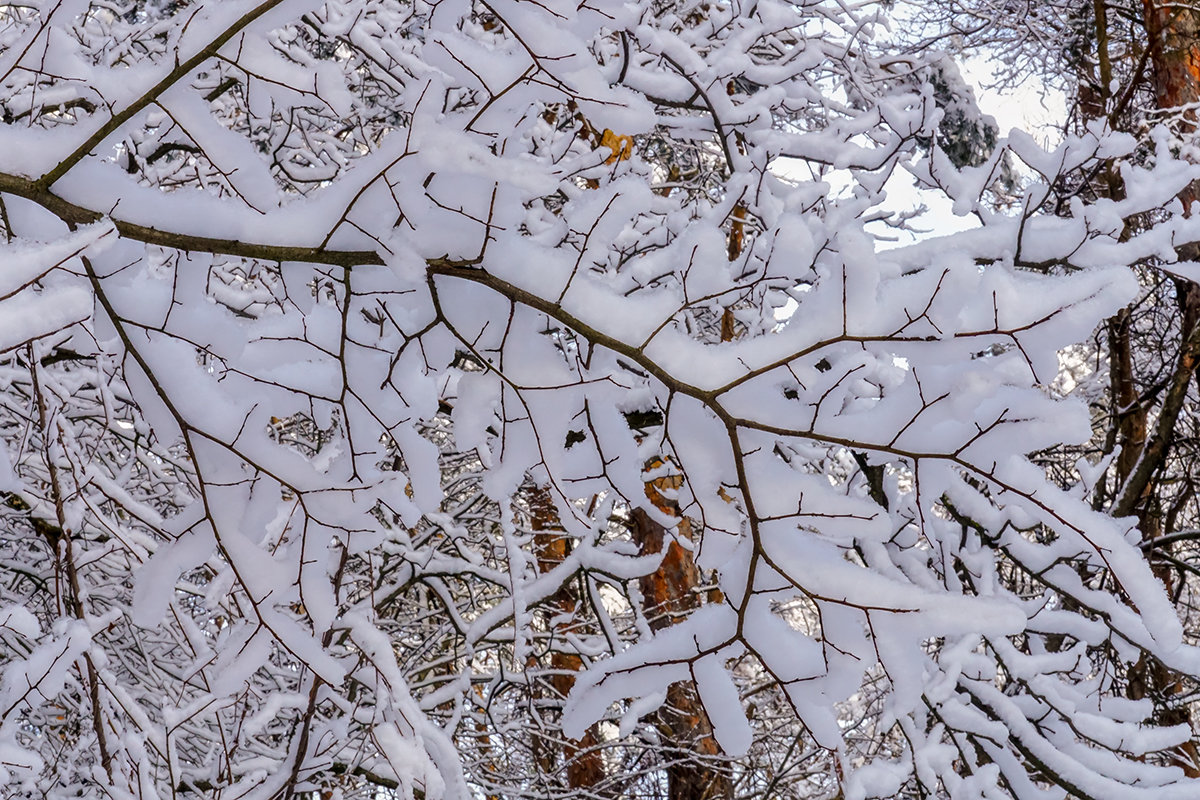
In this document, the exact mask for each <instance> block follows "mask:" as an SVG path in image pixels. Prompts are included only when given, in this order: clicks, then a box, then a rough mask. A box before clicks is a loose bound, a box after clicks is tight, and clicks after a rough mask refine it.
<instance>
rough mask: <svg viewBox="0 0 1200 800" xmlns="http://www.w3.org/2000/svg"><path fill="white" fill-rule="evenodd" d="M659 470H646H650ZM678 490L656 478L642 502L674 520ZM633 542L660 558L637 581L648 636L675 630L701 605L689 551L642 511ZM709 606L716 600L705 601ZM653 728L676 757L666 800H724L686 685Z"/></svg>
mask: <svg viewBox="0 0 1200 800" xmlns="http://www.w3.org/2000/svg"><path fill="white" fill-rule="evenodd" d="M654 466H658V465H656V464H651V467H654ZM680 485H681V480H680V479H679V478H677V477H676V478H659V479H657V480H654V481H651V482H649V483H647V484H646V497H648V498H649V499H650V501H651V502H652V503H654V505H655V506H656V507H657V508H658V509H659V510H660V511H662V512H663V513H665V514H670V515H672V516H675V517H678V516H679V507H678V504H676V503H675V501H673V500H669V499H668V498H667V497H665V496H664V495H663V493H664V492H667V491H669V490H676V489H678V488H679V486H680ZM632 534H633V540H634V542H636V543H637V544H638V546H639V548H640V550H641V552H642V554H643V555H650V554H653V553H662V552H663V550H664V548H665V550H666V552H665V553H664V555H663V560H662V563H661V564H659V566H658V569H656V570H655V571H654V572H653V573H652V574H650V575H646V576H645V577H643V578H641V579H640V580H639V582H638V583H639V588H640V589H641V592H642V598H643V600H642V602H643V607H644V609H645V612H646V617H647V618H648V620H649V622H650V628H651V630H655V631H660V630H662V629H663V628H666V627H669V626H671V625H674V624H675V622H676V621H677V620H680V619H683V618H684V617H686V616H687V615H688V614H690V613H691V612H692V611H695V610H696V609H697V608H699V607H700V605H701V594H700V593H701V590H702V589H701V587H702V581H701V576H700V570H699V568H698V567H697V566H696V562H695V559H693V558H692V553H691V551H690V550H687V549H685V548H684V547H682V546H681V545H680V544H679V543H678V542H677V541H674V540H673V539H671V537H669V536H668V534H667V529H666V528H665V527H663V526H662V525H660V524H659V523H658V522H656V521H655V520H653V519H651V517H650V515H649V514H647V513H646V512H645V511H643V510H641V509H635V510H634V512H633V525H632ZM679 536H681V537H683V538H685V539H688V540H691V538H692V529H691V523H690V522H689V521H688V520H687V519H686V518H683V519H680V521H679ZM709 599H710V600H714V599H715V598H714V597H713V596H712V595H710V597H709ZM658 725H659V728H660V730H661V731H662V733H663V735H664V737H665V740H666V743H667V745H668V746H669V749H670V750H673V751H675V752H677V753H679V754H680V756H679V757H671V756H668V758H670V759H671V760H670V761H669V763H668V765H667V767H666V773H667V797H668V800H726V798H731V797H733V783H732V781H731V780H730V778H729V774H728V772H727V771H726V770H725V769H723V768H722V765H721V759H722V754H721V749H720V747H719V746H718V745H717V742H716V739H714V738H713V730H712V723H711V722H710V721H709V718H708V715H707V714H706V713H705V712H704V706H703V705H702V704H701V703H700V698H699V696H698V695H697V694H696V687H695V686H694V685H693V684H692V683H691V682H690V681H689V682H684V683H676V684H672V685H671V687H670V688H669V689H668V690H667V702H666V703H665V704H664V706H663V707H662V709H660V710H659V712H658Z"/></svg>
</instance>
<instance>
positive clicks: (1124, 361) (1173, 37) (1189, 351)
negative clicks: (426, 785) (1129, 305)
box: [1097, 0, 1200, 777]
mask: <svg viewBox="0 0 1200 800" xmlns="http://www.w3.org/2000/svg"><path fill="white" fill-rule="evenodd" d="M1098 7H1099V6H1098ZM1142 8H1143V15H1144V22H1145V26H1146V32H1147V36H1148V39H1149V41H1148V47H1149V48H1150V63H1151V66H1152V69H1153V74H1152V84H1153V89H1154V95H1155V101H1156V105H1157V107H1158V108H1159V109H1161V110H1168V109H1179V116H1178V118H1177V119H1178V121H1177V125H1178V130H1179V132H1180V133H1182V134H1185V135H1186V134H1190V133H1193V132H1194V131H1195V130H1196V108H1195V104H1196V103H1197V101H1198V100H1200V12H1198V11H1197V10H1195V9H1194V8H1192V7H1191V6H1190V5H1189V4H1185V3H1175V2H1163V0H1143V2H1142ZM1105 22H1106V20H1104V19H1103V17H1102V16H1100V15H1099V14H1098V16H1097V25H1098V28H1099V30H1098V34H1099V35H1098V37H1097V38H1098V41H1099V42H1100V43H1101V53H1100V55H1101V64H1102V67H1103V65H1104V62H1105V60H1106V58H1107V54H1106V52H1105V50H1106V48H1107V45H1106V41H1107V31H1106V30H1105V29H1104V27H1103V26H1105ZM1103 71H1104V70H1103V69H1102V72H1103ZM1102 88H1103V90H1104V91H1105V92H1107V87H1102ZM1198 196H1200V193H1198V186H1197V184H1195V183H1193V184H1191V185H1190V186H1188V187H1187V188H1186V189H1184V191H1183V192H1181V193H1180V196H1179V199H1180V201H1181V202H1182V203H1183V206H1184V213H1185V214H1187V215H1189V216H1190V215H1191V212H1192V204H1193V203H1194V202H1195V201H1196V199H1197V197H1198ZM1176 294H1177V298H1178V304H1179V310H1180V346H1179V354H1178V357H1177V359H1176V363H1175V374H1174V378H1173V381H1172V386H1171V388H1170V389H1169V390H1168V391H1167V392H1166V395H1165V397H1164V400H1163V403H1162V408H1161V409H1160V412H1159V419H1158V420H1157V423H1156V430H1155V431H1154V433H1153V435H1150V436H1149V441H1147V439H1148V431H1147V413H1148V408H1147V407H1146V406H1147V403H1146V402H1145V401H1144V400H1142V399H1141V398H1140V397H1139V396H1138V390H1137V387H1136V384H1135V383H1134V372H1133V356H1132V344H1131V338H1132V337H1131V332H1130V329H1129V325H1130V320H1129V312H1128V311H1124V312H1122V313H1121V314H1120V315H1118V316H1117V317H1115V318H1114V319H1113V320H1112V321H1111V322H1110V325H1109V344H1110V348H1111V364H1110V369H1111V372H1112V391H1113V398H1114V400H1115V402H1116V404H1117V407H1118V413H1119V414H1120V417H1119V420H1118V436H1119V441H1120V442H1121V445H1122V451H1121V454H1120V456H1119V458H1118V461H1117V478H1118V485H1125V484H1126V482H1129V484H1130V485H1128V486H1126V491H1125V493H1124V494H1125V495H1126V496H1125V497H1124V498H1118V503H1119V504H1122V505H1126V504H1128V505H1132V506H1133V508H1134V509H1135V510H1136V514H1137V518H1138V528H1139V530H1140V531H1141V533H1142V537H1143V540H1144V541H1146V542H1153V541H1154V540H1155V539H1156V538H1158V537H1159V536H1161V535H1162V534H1163V533H1164V531H1163V525H1162V510H1161V505H1162V503H1161V502H1160V501H1159V498H1158V497H1157V496H1156V494H1157V493H1158V492H1159V491H1160V490H1161V487H1160V486H1158V485H1157V483H1158V481H1157V478H1154V477H1149V476H1151V475H1152V474H1157V472H1158V467H1159V466H1160V465H1161V464H1162V463H1164V462H1165V460H1166V458H1167V455H1168V452H1169V449H1170V436H1171V432H1172V431H1173V428H1174V421H1175V419H1176V418H1177V417H1178V415H1179V413H1180V411H1181V409H1182V400H1183V395H1184V394H1185V393H1186V390H1187V384H1188V383H1189V382H1190V381H1191V380H1192V379H1193V378H1194V379H1195V380H1196V381H1197V382H1198V385H1200V375H1198V374H1197V371H1196V367H1197V358H1198V356H1200V351H1198V349H1197V337H1196V336H1195V335H1194V333H1193V332H1194V330H1195V328H1196V325H1197V323H1198V322H1200V287H1197V285H1196V284H1194V283H1192V282H1190V281H1184V280H1178V281H1176ZM1133 495H1136V497H1135V496H1133ZM1122 499H1123V500H1124V501H1125V503H1121V500H1122ZM1134 504H1135V505H1134ZM1121 511H1124V509H1121ZM1152 568H1153V570H1154V573H1155V575H1156V576H1157V577H1158V578H1159V579H1160V580H1161V581H1162V582H1163V584H1164V586H1165V587H1166V588H1167V590H1168V591H1173V590H1174V589H1175V586H1176V582H1177V580H1178V577H1177V576H1176V575H1175V572H1174V569H1173V568H1172V567H1171V566H1170V564H1169V563H1167V562H1165V561H1163V560H1157V561H1154V562H1152ZM1127 677H1128V682H1129V685H1128V694H1129V696H1130V697H1131V698H1134V699H1141V698H1144V697H1152V698H1154V699H1155V700H1156V702H1158V703H1160V704H1162V707H1161V708H1160V709H1159V711H1158V713H1157V714H1156V721H1157V722H1158V723H1159V724H1161V725H1180V724H1190V722H1191V720H1190V714H1189V713H1188V710H1187V708H1186V706H1184V705H1182V704H1180V703H1177V702H1172V701H1173V699H1174V698H1176V697H1177V696H1178V695H1179V694H1180V693H1181V692H1183V691H1184V687H1183V686H1182V684H1181V682H1180V680H1179V677H1178V676H1177V675H1175V674H1174V673H1173V672H1172V671H1171V670H1169V669H1167V668H1166V667H1165V666H1163V665H1162V664H1161V663H1159V662H1158V661H1157V660H1155V659H1148V658H1146V657H1144V656H1143V658H1142V659H1140V660H1139V661H1138V663H1136V664H1135V665H1133V666H1132V667H1131V668H1130V670H1129V673H1128V676H1127ZM1174 755H1175V760H1176V761H1177V763H1178V764H1179V766H1180V767H1181V768H1182V769H1183V770H1184V772H1185V773H1186V774H1187V775H1188V776H1190V777H1200V750H1198V748H1197V743H1196V741H1195V738H1194V737H1193V739H1192V740H1190V741H1188V742H1186V743H1185V744H1183V745H1181V746H1180V747H1179V748H1177V749H1176V751H1175V754H1174Z"/></svg>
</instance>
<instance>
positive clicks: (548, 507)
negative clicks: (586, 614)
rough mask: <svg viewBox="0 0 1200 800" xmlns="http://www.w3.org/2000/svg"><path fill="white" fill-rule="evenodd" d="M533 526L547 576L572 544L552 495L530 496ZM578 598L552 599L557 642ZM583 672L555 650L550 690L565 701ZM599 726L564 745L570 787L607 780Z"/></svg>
mask: <svg viewBox="0 0 1200 800" xmlns="http://www.w3.org/2000/svg"><path fill="white" fill-rule="evenodd" d="M529 510H530V523H531V525H530V526H531V527H532V528H533V530H534V535H533V550H534V556H535V558H536V559H537V565H538V572H540V573H546V572H549V571H550V570H552V569H554V568H555V567H556V566H558V565H559V564H561V563H562V562H563V561H564V560H566V558H567V555H568V554H569V553H570V550H571V544H570V540H569V539H568V538H567V535H566V533H565V531H564V530H563V527H562V524H561V522H560V521H559V519H558V512H557V510H556V509H555V508H554V502H553V501H552V500H551V498H550V495H549V492H547V491H546V490H545V489H540V488H539V489H535V490H533V491H531V492H530V493H529ZM577 603H578V599H577V598H576V597H575V593H574V592H573V591H572V590H571V588H570V587H569V586H563V587H562V588H560V589H559V590H558V591H557V592H555V593H554V595H553V596H551V598H550V599H549V601H548V603H547V611H548V612H549V616H550V619H551V620H553V621H552V623H551V625H552V628H553V630H552V633H553V636H554V640H555V641H556V642H559V641H562V640H563V639H564V638H565V634H566V633H567V631H568V630H569V628H570V626H571V623H570V620H571V618H572V616H573V615H574V613H575V608H576V605H577ZM582 669H583V659H582V658H580V657H579V655H578V654H576V653H571V652H562V651H559V650H552V651H551V653H550V670H551V673H550V677H549V684H550V688H551V689H552V690H553V691H554V694H555V696H557V697H558V698H559V699H564V698H566V696H567V695H568V694H569V693H570V691H571V689H572V688H573V687H574V686H575V676H576V674H577V673H578V672H579V671H580V670H582ZM599 742H600V740H599V737H598V735H597V730H596V726H595V725H593V726H591V727H590V728H588V729H587V731H586V732H585V733H584V734H583V737H582V738H580V739H567V740H566V741H564V742H563V744H562V760H563V762H564V763H565V764H566V773H567V786H568V788H570V789H586V788H591V787H594V786H598V785H600V783H601V782H602V781H603V780H604V760H603V759H602V758H601V757H600V750H599V749H598V747H597V745H599ZM554 761H555V758H554V754H553V753H552V752H547V753H545V754H544V762H545V763H543V765H542V766H543V768H544V769H546V770H547V771H550V770H553V769H554Z"/></svg>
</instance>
